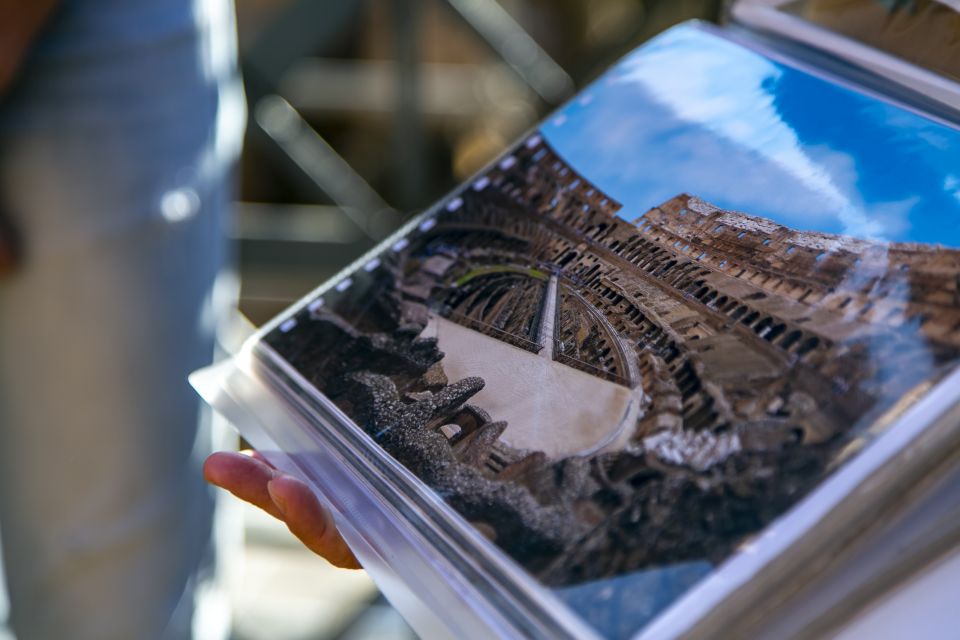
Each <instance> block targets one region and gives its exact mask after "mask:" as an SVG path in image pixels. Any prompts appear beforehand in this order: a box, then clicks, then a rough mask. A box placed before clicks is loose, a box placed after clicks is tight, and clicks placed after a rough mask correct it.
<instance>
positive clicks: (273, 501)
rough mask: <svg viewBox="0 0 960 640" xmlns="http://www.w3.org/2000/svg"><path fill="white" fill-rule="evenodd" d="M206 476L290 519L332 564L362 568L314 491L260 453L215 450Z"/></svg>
mask: <svg viewBox="0 0 960 640" xmlns="http://www.w3.org/2000/svg"><path fill="white" fill-rule="evenodd" d="M203 477H204V478H206V480H207V482H209V483H211V484H213V485H216V486H218V487H221V488H223V489H226V490H227V491H229V492H230V493H232V494H233V495H235V496H237V497H238V498H240V499H241V500H244V501H245V502H249V503H250V504H252V505H255V506H257V507H260V508H261V509H263V510H264V511H266V512H267V513H269V514H270V515H272V516H273V517H274V518H277V519H278V520H281V521H283V522H284V523H286V525H287V528H288V529H290V532H291V533H292V534H293V535H295V536H296V537H297V538H299V539H300V542H302V543H303V544H304V545H306V547H307V548H308V549H310V550H311V551H313V552H314V553H316V554H317V555H319V556H322V557H323V558H325V559H326V560H327V561H329V562H330V564H332V565H334V566H336V567H340V568H342V569H359V568H360V564H359V563H358V562H357V559H356V558H355V557H354V555H353V552H352V551H350V548H349V547H347V544H346V542H344V540H343V538H342V537H340V532H338V531H337V527H336V524H335V523H334V521H333V517H332V516H331V515H330V512H329V511H327V509H325V508H324V507H323V505H321V504H320V501H319V500H317V497H316V496H315V495H314V494H313V491H311V490H310V488H309V487H307V485H305V484H304V483H303V482H301V481H299V480H297V479H296V478H293V477H291V476H288V475H287V474H285V473H281V472H280V471H277V470H276V469H274V468H273V467H272V466H271V465H270V463H268V462H267V461H266V459H264V458H263V456H261V455H260V454H259V453H257V452H255V451H244V452H241V453H233V452H227V451H220V452H217V453H214V454H212V455H211V456H210V457H209V458H207V460H206V462H205V463H204V465H203Z"/></svg>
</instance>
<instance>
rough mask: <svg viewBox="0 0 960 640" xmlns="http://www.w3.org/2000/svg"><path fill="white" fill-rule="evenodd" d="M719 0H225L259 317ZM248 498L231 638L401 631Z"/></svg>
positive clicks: (241, 236)
mask: <svg viewBox="0 0 960 640" xmlns="http://www.w3.org/2000/svg"><path fill="white" fill-rule="evenodd" d="M722 4H723V2H722V1H721V0H237V12H238V21H239V25H238V26H239V38H240V52H241V64H242V71H243V75H244V82H245V85H246V92H247V100H248V109H249V124H248V129H247V135H246V146H245V150H244V157H243V161H242V164H241V170H240V176H239V182H240V184H239V202H238V203H237V206H236V208H235V211H234V219H233V224H232V231H231V233H232V240H233V243H234V251H235V264H236V265H237V270H238V273H239V277H240V284H241V297H240V310H241V312H242V313H243V314H244V315H245V316H246V317H247V318H248V319H249V320H250V321H251V322H252V323H254V324H260V323H262V322H264V321H266V320H268V319H269V318H270V317H272V316H273V315H275V314H276V313H278V312H279V311H281V310H282V309H284V308H285V307H286V306H288V305H289V304H290V303H292V302H293V301H295V300H296V299H298V298H299V297H301V296H303V295H304V294H305V293H307V292H308V291H310V290H311V289H313V288H314V287H316V286H317V285H318V284H320V283H321V282H322V281H323V280H325V279H326V278H328V277H330V276H332V275H333V274H334V273H336V272H337V271H338V270H340V269H341V268H343V267H344V266H346V265H347V264H348V263H349V262H350V261H352V260H353V259H355V258H357V257H359V256H360V255H361V254H362V253H363V252H364V251H366V250H367V249H369V248H370V247H372V246H373V244H375V243H376V242H377V241H378V240H380V239H382V238H383V237H385V236H386V235H387V234H389V233H390V232H391V231H392V230H393V229H395V228H396V227H397V226H398V225H399V224H400V223H401V222H402V221H403V220H405V219H406V218H407V217H409V216H410V215H412V214H414V213H416V212H418V211H420V210H421V209H422V208H424V207H426V206H429V205H430V204H431V203H432V202H434V201H435V200H437V199H439V198H440V197H441V196H443V194H444V193H446V192H447V191H449V190H450V189H452V188H453V187H454V186H455V185H456V184H458V183H459V182H461V181H463V180H465V179H467V178H468V177H470V176H471V175H472V174H473V173H474V172H476V171H477V170H479V169H480V168H482V167H483V166H484V165H485V164H486V163H487V162H489V161H490V160H492V159H493V158H494V157H495V156H496V155H497V154H498V153H500V151H501V150H503V149H504V148H505V147H506V146H507V145H508V144H509V143H510V142H511V141H513V140H515V139H516V138H517V137H519V136H520V135H521V134H522V133H523V132H524V131H525V130H527V129H529V128H530V127H532V126H534V125H535V124H536V123H537V122H538V121H539V120H540V119H542V118H543V117H544V116H545V115H546V114H547V113H549V112H550V111H551V110H553V109H554V108H555V107H557V106H559V105H560V104H561V103H562V102H563V101H565V100H566V99H567V98H568V97H570V96H571V95H573V93H574V92H575V91H576V90H577V89H579V88H581V87H583V86H584V85H585V84H587V83H589V82H590V81H591V80H592V79H593V78H595V77H596V76H597V75H598V74H600V73H601V72H602V71H603V70H604V69H605V68H606V67H608V66H609V65H610V64H612V63H613V62H614V61H615V60H617V59H618V58H619V57H621V56H622V55H624V54H625V53H626V52H628V51H629V50H631V49H632V48H634V47H636V46H637V45H639V44H640V43H642V42H643V41H644V40H646V39H648V38H650V37H652V36H654V35H656V34H657V33H659V32H660V31H662V30H664V29H666V28H668V27H670V26H671V25H673V24H676V23H678V22H682V21H684V20H688V19H691V18H701V19H706V20H717V19H718V17H719V14H720V12H721V5H722ZM230 508H235V509H241V510H243V515H242V517H243V520H244V525H245V526H244V534H245V539H244V543H243V553H242V558H241V560H242V561H240V562H232V563H231V566H230V569H229V581H230V584H231V589H230V592H231V600H232V608H233V611H234V616H235V617H234V637H235V638H236V639H237V640H254V639H258V640H259V639H263V638H270V639H271V640H294V639H296V640H305V639H320V638H410V637H414V636H413V633H412V632H411V631H410V629H409V628H408V627H407V626H406V625H405V624H404V623H403V621H402V619H401V618H400V617H399V616H398V615H397V614H396V612H395V611H393V610H392V609H391V608H390V607H389V606H388V605H387V604H386V603H385V602H384V601H383V600H382V598H381V597H380V596H379V594H378V593H377V590H376V588H375V587H374V586H373V584H372V583H371V582H370V580H369V578H367V577H366V575H365V574H364V573H363V572H351V571H341V570H337V569H334V568H332V567H330V566H329V565H328V564H326V562H325V561H323V560H321V559H319V558H317V557H315V556H313V555H312V554H310V553H309V552H307V551H306V550H305V549H303V547H302V546H301V545H300V544H299V543H298V542H296V541H295V540H294V539H293V538H292V537H291V536H290V535H289V534H288V533H287V532H286V529H285V528H284V527H283V525H280V524H278V523H276V522H273V521H272V520H270V519H269V518H268V517H267V516H265V515H262V514H260V513H259V512H257V511H256V509H255V508H253V507H244V506H241V505H239V503H238V502H237V501H232V503H231V506H230Z"/></svg>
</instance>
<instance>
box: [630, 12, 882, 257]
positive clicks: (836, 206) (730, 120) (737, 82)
mask: <svg viewBox="0 0 960 640" xmlns="http://www.w3.org/2000/svg"><path fill="white" fill-rule="evenodd" d="M691 38H696V40H692V41H690V42H685V41H687V40H690V39H691ZM718 54H720V55H718ZM618 71H619V72H620V75H619V80H620V82H626V83H634V84H637V85H640V86H642V87H643V88H644V89H646V90H647V91H648V93H649V94H650V95H651V96H653V98H654V100H657V101H659V102H661V103H662V104H663V105H665V106H666V107H668V108H669V109H670V110H671V111H672V112H673V113H675V114H676V116H677V117H678V118H680V119H681V120H684V121H687V122H690V123H695V124H698V125H700V126H702V127H703V128H705V129H707V130H709V131H711V132H713V133H714V134H716V135H717V136H719V137H721V138H724V139H726V140H728V141H730V142H733V143H735V144H736V145H737V146H739V147H743V148H745V149H747V150H749V151H751V152H753V153H755V154H756V155H757V156H758V157H759V159H760V160H761V161H765V162H770V163H772V164H774V165H775V166H776V167H778V168H780V169H781V170H782V171H783V172H785V173H786V174H788V175H789V176H791V177H792V178H793V179H794V180H795V181H797V182H799V183H800V184H801V185H803V186H804V187H806V189H808V190H809V191H812V192H814V193H816V194H818V195H819V196H820V198H822V199H823V201H824V202H825V204H826V206H827V207H829V208H830V209H831V210H832V214H833V215H834V216H836V217H837V218H838V219H839V221H840V223H841V225H842V227H843V232H844V233H847V234H850V235H854V236H859V237H864V238H882V237H884V236H887V235H888V233H886V229H884V227H883V225H882V224H881V223H880V221H879V220H877V219H876V218H873V217H872V216H869V215H868V214H867V213H866V211H865V210H864V208H863V207H862V206H859V205H858V204H857V203H855V201H854V198H852V197H851V193H852V194H856V189H853V188H852V187H853V186H854V184H848V185H839V184H837V181H836V180H835V177H834V176H833V174H832V173H831V172H830V171H829V170H828V169H827V168H825V167H824V166H823V165H822V164H821V163H819V162H817V161H815V160H814V159H813V158H811V156H810V155H809V154H808V153H807V151H806V150H805V149H804V147H803V145H802V143H801V141H800V140H799V138H798V136H797V134H796V132H795V131H794V130H793V129H792V128H791V127H790V126H789V125H788V124H786V123H785V122H784V121H783V120H782V119H781V117H780V114H779V113H778V111H777V109H776V106H775V104H774V97H773V95H772V94H771V92H770V91H769V90H768V89H766V88H765V87H766V86H767V85H769V84H770V83H775V82H776V81H777V80H778V79H779V77H780V75H781V73H782V72H781V71H780V69H778V68H777V67H776V66H775V65H774V64H773V63H771V62H770V61H768V60H766V59H765V58H762V57H761V56H759V55H757V54H755V53H753V52H750V51H747V50H745V49H742V48H740V47H738V46H736V45H733V44H730V43H727V42H724V41H720V40H707V39H704V38H703V37H702V36H701V35H700V34H698V33H696V32H690V31H686V30H675V31H673V32H671V33H668V34H666V35H665V36H663V37H661V38H660V39H658V40H656V41H655V42H654V43H652V44H651V45H649V46H648V47H646V48H645V49H644V50H643V51H641V52H640V53H638V54H636V55H634V56H631V57H629V58H627V60H625V61H624V62H623V63H622V64H621V66H620V67H619V68H618ZM837 155H840V154H837ZM771 186H772V185H768V188H770V187H771ZM844 187H847V188H844Z"/></svg>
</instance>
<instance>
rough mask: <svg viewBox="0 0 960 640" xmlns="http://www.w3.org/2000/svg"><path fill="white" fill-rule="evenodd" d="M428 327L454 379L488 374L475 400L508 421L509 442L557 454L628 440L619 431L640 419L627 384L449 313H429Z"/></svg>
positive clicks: (505, 435)
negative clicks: (449, 317) (526, 347)
mask: <svg viewBox="0 0 960 640" xmlns="http://www.w3.org/2000/svg"><path fill="white" fill-rule="evenodd" d="M423 335H424V336H425V337H426V336H436V338H437V340H438V341H439V345H440V350H441V351H443V352H444V354H446V355H445V356H444V358H443V361H442V363H443V368H444V370H445V371H446V374H447V377H448V378H449V379H450V380H451V381H454V380H460V379H462V378H465V377H468V376H480V377H482V378H483V379H484V381H485V382H486V386H485V387H484V388H483V390H482V391H481V392H480V393H478V394H477V395H476V396H474V397H473V398H472V399H471V401H470V402H471V403H472V404H476V405H477V406H479V407H481V408H483V409H484V410H486V411H487V412H489V413H490V415H491V416H492V417H493V419H494V420H505V421H507V424H508V426H507V430H506V431H505V432H504V433H503V436H502V437H501V440H503V441H504V442H506V443H507V444H509V445H510V446H513V447H516V448H518V449H533V450H538V451H543V452H544V453H546V454H547V455H548V456H549V457H551V458H560V457H565V456H569V455H574V454H586V453H592V452H593V451H596V450H599V449H601V448H604V447H605V446H606V445H613V446H616V445H617V444H620V446H622V444H624V443H625V442H626V441H627V440H628V438H624V437H619V436H623V435H627V436H629V433H628V432H629V431H630V430H631V429H632V426H633V424H634V423H635V421H636V408H635V407H634V406H633V405H634V404H635V403H632V402H631V400H632V399H633V397H634V396H633V393H632V392H631V391H630V390H629V389H627V388H625V387H622V386H620V385H617V384H614V383H612V382H607V381H606V380H603V379H601V378H598V377H596V376H592V375H589V374H587V373H583V372H581V371H577V370H576V369H573V368H571V367H568V366H566V365H563V364H560V363H559V362H555V361H552V360H548V359H546V358H542V357H539V356H537V355H535V354H533V353H530V352H528V351H524V350H523V349H518V348H516V347H514V346H511V345H509V344H507V343H505V342H502V341H500V340H496V339H495V338H491V337H489V336H486V335H484V334H482V333H479V332H477V331H474V330H472V329H467V328H466V327H462V326H460V325H458V324H456V323H453V322H451V321H449V320H447V319H445V318H440V317H433V318H431V320H430V324H429V325H428V326H427V328H426V329H425V330H424V332H423ZM628 426H629V428H627V427H628Z"/></svg>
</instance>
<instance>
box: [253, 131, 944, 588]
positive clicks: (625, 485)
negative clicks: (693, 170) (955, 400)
mask: <svg viewBox="0 0 960 640" xmlns="http://www.w3.org/2000/svg"><path fill="white" fill-rule="evenodd" d="M695 187H696V185H691V190H692V191H695ZM268 343H269V344H270V345H271V346H272V347H273V348H274V349H275V350H276V351H277V352H278V353H279V354H281V355H282V356H283V357H284V358H286V359H287V360H288V361H289V362H290V363H291V364H292V365H293V366H294V367H296V368H297V369H298V370H299V371H301V372H302V373H303V374H304V376H305V377H306V378H307V379H309V380H310V381H311V383H312V384H314V385H315V386H316V388H317V389H319V390H320V391H321V392H322V393H324V394H325V395H326V396H327V397H328V398H330V399H331V400H332V401H334V402H335V403H336V404H337V405H338V406H340V407H341V408H342V409H343V410H344V411H345V412H346V413H347V415H349V416H350V417H351V418H352V419H353V420H354V421H355V422H356V423H357V424H358V425H359V426H360V427H361V428H363V429H364V430H365V431H366V432H367V433H368V434H369V435H370V436H371V437H372V438H374V439H375V440H376V442H377V443H379V444H380V445H381V446H382V447H383V448H384V449H385V450H386V451H388V452H389V453H390V454H391V455H393V456H394V457H395V458H396V459H397V460H398V461H400V462H401V463H402V464H404V465H406V466H407V467H408V468H409V469H410V470H412V471H413V472H414V473H415V474H417V475H418V476H419V477H420V478H421V479H422V480H423V481H424V482H425V483H426V484H428V485H429V486H430V487H432V488H433V489H434V490H436V491H437V492H438V493H439V495H441V496H443V497H444V499H446V501H447V502H448V503H449V504H450V505H451V506H452V507H453V508H455V509H456V510H457V511H458V512H459V513H461V514H462V515H463V517H464V518H465V519H466V520H468V521H469V522H470V523H472V524H473V525H474V526H475V527H476V528H477V529H478V530H479V531H480V532H481V533H482V534H483V535H485V536H487V537H488V538H489V539H491V540H493V541H494V542H495V543H496V544H497V545H499V546H500V547H501V548H502V549H503V550H504V551H505V552H506V553H507V554H509V555H510V556H512V557H513V558H514V559H515V560H516V561H517V562H519V563H520V564H521V565H523V566H524V567H525V568H527V569H528V570H529V571H531V572H532V573H533V574H534V575H535V576H537V577H538V578H539V579H540V580H541V581H542V582H544V583H545V584H547V585H549V586H555V587H562V586H568V585H576V584H581V583H585V582H589V581H595V580H600V579H606V578H611V577H614V576H619V575H623V574H627V573H630V572H634V571H638V570H641V569H646V568H650V567H661V566H669V565H671V564H677V563H688V562H692V561H703V562H706V563H709V564H711V565H715V564H716V563H718V562H720V561H722V560H723V559H724V558H726V557H727V556H728V555H729V554H730V553H731V552H732V551H734V550H735V549H736V548H737V546H738V545H740V544H742V543H743V542H744V541H745V540H746V539H748V538H749V536H751V534H754V533H756V532H758V531H759V530H761V529H762V528H763V527H764V526H765V525H766V524H768V523H769V522H770V521H771V520H773V519H774V518H776V517H777V516H779V515H780V514H782V513H783V512H784V511H786V510H787V509H788V508H789V507H790V506H791V505H793V504H794V503H795V502H796V501H797V500H798V499H799V498H801V497H802V496H804V495H805V494H806V493H808V492H809V491H810V490H811V489H812V488H813V487H814V486H816V484H817V483H818V482H819V481H820V480H821V479H822V478H823V477H824V476H825V475H826V474H828V473H829V472H830V471H831V470H832V469H833V468H835V467H836V466H837V465H838V464H841V463H842V461H843V460H845V459H846V458H848V457H849V456H850V455H852V454H853V453H854V452H855V451H856V450H857V449H858V448H859V447H861V446H862V445H863V444H865V443H867V442H869V440H870V438H871V437H873V436H875V435H876V432H877V431H878V430H879V429H880V428H882V426H883V425H884V424H887V423H889V418H890V417H891V416H892V415H895V414H896V412H898V411H902V410H903V408H904V406H905V404H907V402H908V400H905V399H910V398H915V397H917V396H918V395H920V394H921V393H922V392H923V391H924V390H925V389H926V388H928V387H929V386H930V385H931V384H933V383H935V382H936V381H937V379H938V378H939V377H940V376H942V375H943V374H944V373H946V371H948V370H949V369H950V368H951V367H953V366H954V365H955V364H956V363H957V362H958V359H960V251H957V250H950V249H945V248H943V247H938V246H932V245H924V244H911V243H886V242H878V241H870V240H862V239H854V238H849V237H843V236H838V235H831V234H825V233H818V232H809V231H801V230H796V229H791V228H788V227H785V226H781V225H779V224H777V223H774V222H772V221H770V220H768V219H765V218H762V217H757V216H754V215H751V214H750V213H749V212H748V213H737V212H732V211H725V210H721V209H719V208H717V207H714V206H713V205H711V204H710V203H708V202H705V201H703V200H701V199H699V198H698V197H696V195H691V194H678V195H677V196H676V197H674V198H672V199H670V200H669V201H667V202H663V203H659V204H658V205H657V206H654V207H653V208H651V209H650V210H649V211H646V212H645V213H643V214H642V215H640V216H638V217H636V219H635V220H633V221H631V220H627V219H625V218H624V217H623V212H622V211H621V205H620V203H618V202H616V201H614V200H613V199H612V198H611V197H609V196H608V195H606V194H604V193H603V192H601V191H600V189H599V188H598V187H597V186H596V185H593V184H591V183H590V182H589V181H588V180H587V179H586V178H585V177H584V176H582V175H579V174H578V173H577V172H576V171H575V170H574V169H573V168H572V167H571V166H570V165H569V164H568V163H566V162H565V161H564V160H563V158H561V157H560V156H559V155H558V154H557V153H555V152H554V150H553V149H552V148H551V147H550V145H549V144H548V143H547V141H545V140H544V139H543V138H542V137H541V136H539V135H534V136H532V137H530V138H529V139H527V140H526V141H524V142H523V143H521V144H520V145H519V146H518V147H517V148H516V149H514V150H513V151H512V152H511V154H510V155H507V156H506V157H504V158H503V159H502V160H501V161H500V162H499V163H498V164H497V165H496V166H495V167H493V168H492V169H491V170H490V171H489V172H488V173H486V174H485V175H484V176H483V177H481V178H480V179H478V180H476V181H475V182H474V183H472V184H471V185H468V186H467V187H465V188H464V189H463V190H461V191H460V192H459V193H458V194H456V195H455V196H453V197H451V198H450V199H449V200H448V201H447V202H446V203H445V205H444V207H443V208H442V209H440V210H439V211H438V212H437V213H436V214H435V215H433V216H432V217H429V218H426V219H425V220H424V221H423V222H421V223H420V224H419V226H418V228H417V229H415V230H414V231H413V232H412V233H410V234H408V235H407V236H406V237H405V238H404V239H402V240H400V241H398V242H396V243H394V244H393V246H392V247H389V248H388V249H387V250H385V251H384V252H383V253H382V254H381V255H380V256H379V257H378V258H377V259H375V260H372V261H370V262H369V263H367V264H366V265H365V266H364V267H363V268H361V269H358V270H357V271H356V272H355V273H354V274H353V275H352V277H350V278H349V279H346V280H343V281H341V282H339V283H338V284H337V285H336V287H335V288H331V289H330V290H329V291H328V292H326V293H325V294H324V295H323V296H322V297H321V298H318V299H316V300H314V301H313V302H311V303H309V304H308V305H306V306H305V307H304V308H303V309H302V310H301V311H300V312H299V313H298V314H297V315H296V316H294V317H293V318H291V319H290V320H288V321H287V322H285V323H284V324H283V325H282V326H281V327H280V328H279V329H278V330H275V331H274V332H273V333H271V334H270V335H269V337H268Z"/></svg>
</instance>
